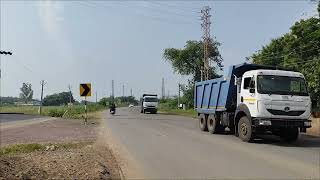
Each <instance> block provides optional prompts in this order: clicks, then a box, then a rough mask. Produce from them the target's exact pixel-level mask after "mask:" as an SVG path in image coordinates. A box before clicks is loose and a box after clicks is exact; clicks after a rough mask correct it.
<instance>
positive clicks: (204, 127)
mask: <svg viewBox="0 0 320 180" xmlns="http://www.w3.org/2000/svg"><path fill="white" fill-rule="evenodd" d="M198 118H199V127H200V129H201V131H207V130H208V127H207V119H206V115H204V114H200V115H199V116H198Z"/></svg>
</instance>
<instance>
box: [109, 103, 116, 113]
mask: <svg viewBox="0 0 320 180" xmlns="http://www.w3.org/2000/svg"><path fill="white" fill-rule="evenodd" d="M112 111H113V112H115V111H116V105H115V104H114V103H112V104H111V106H110V112H112Z"/></svg>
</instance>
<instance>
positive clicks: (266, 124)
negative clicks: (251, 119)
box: [259, 120, 271, 126]
mask: <svg viewBox="0 0 320 180" xmlns="http://www.w3.org/2000/svg"><path fill="white" fill-rule="evenodd" d="M259 125H260V126H271V121H270V120H259Z"/></svg>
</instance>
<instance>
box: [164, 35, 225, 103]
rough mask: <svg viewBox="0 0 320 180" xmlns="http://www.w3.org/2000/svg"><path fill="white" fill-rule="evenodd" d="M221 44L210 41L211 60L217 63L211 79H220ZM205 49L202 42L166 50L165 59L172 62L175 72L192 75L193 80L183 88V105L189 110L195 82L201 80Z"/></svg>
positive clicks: (192, 42) (191, 42)
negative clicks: (218, 72) (218, 71)
mask: <svg viewBox="0 0 320 180" xmlns="http://www.w3.org/2000/svg"><path fill="white" fill-rule="evenodd" d="M219 46H220V43H219V42H217V41H215V40H214V39H210V41H209V46H208V47H209V48H208V49H209V60H210V61H211V62H214V63H215V65H216V66H215V67H212V69H211V73H210V75H211V77H210V78H211V79H212V78H216V77H219V75H218V74H217V72H216V70H221V69H222V67H223V65H222V62H223V58H222V57H221V54H220V52H219V49H218V48H219ZM203 54H204V47H203V42H202V41H191V40H189V41H187V42H186V45H185V46H184V48H182V49H177V48H167V49H165V50H164V53H163V57H164V59H165V60H166V61H168V62H170V63H171V65H172V67H173V69H174V71H175V72H176V73H178V74H181V75H191V76H192V79H191V80H189V82H188V84H187V85H185V86H183V88H182V92H183V96H182V97H181V103H183V104H186V106H187V107H188V108H192V107H193V96H194V81H200V80H201V71H200V70H201V69H202V67H203Z"/></svg>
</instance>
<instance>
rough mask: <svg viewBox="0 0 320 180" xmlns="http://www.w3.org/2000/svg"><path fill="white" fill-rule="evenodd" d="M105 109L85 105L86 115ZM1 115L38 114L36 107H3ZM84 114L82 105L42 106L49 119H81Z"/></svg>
mask: <svg viewBox="0 0 320 180" xmlns="http://www.w3.org/2000/svg"><path fill="white" fill-rule="evenodd" d="M104 109H106V107H105V106H102V105H99V104H90V105H87V110H88V114H90V113H92V112H97V111H102V110H104ZM0 112H1V113H24V114H31V115H38V114H39V107H38V106H3V107H1V108H0ZM84 114H85V108H84V105H74V106H70V107H68V106H43V107H42V114H41V115H44V116H51V117H64V118H70V119H81V118H82V117H83V116H84ZM89 118H90V116H89Z"/></svg>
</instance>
